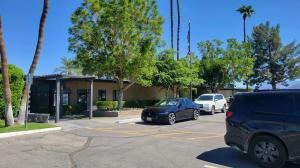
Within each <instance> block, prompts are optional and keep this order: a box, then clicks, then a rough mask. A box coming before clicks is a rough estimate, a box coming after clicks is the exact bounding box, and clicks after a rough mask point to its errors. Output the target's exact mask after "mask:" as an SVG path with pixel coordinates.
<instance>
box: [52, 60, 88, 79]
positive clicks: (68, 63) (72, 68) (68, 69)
mask: <svg viewBox="0 0 300 168" xmlns="http://www.w3.org/2000/svg"><path fill="white" fill-rule="evenodd" d="M61 64H62V66H60V67H58V68H56V69H55V72H56V73H60V74H66V75H81V74H82V68H81V67H79V66H78V65H77V64H76V62H75V61H74V60H72V59H69V58H67V57H62V58H61Z"/></svg>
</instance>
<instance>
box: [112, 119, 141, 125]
mask: <svg viewBox="0 0 300 168" xmlns="http://www.w3.org/2000/svg"><path fill="white" fill-rule="evenodd" d="M139 121H142V120H141V118H130V119H124V120H119V121H117V122H116V123H118V124H127V123H134V122H139Z"/></svg>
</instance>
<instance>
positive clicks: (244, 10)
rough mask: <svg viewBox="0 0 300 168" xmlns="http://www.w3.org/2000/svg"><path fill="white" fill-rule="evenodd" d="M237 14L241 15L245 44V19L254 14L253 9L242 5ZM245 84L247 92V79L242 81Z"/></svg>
mask: <svg viewBox="0 0 300 168" xmlns="http://www.w3.org/2000/svg"><path fill="white" fill-rule="evenodd" d="M237 12H240V14H242V15H243V21H244V43H245V42H246V36H247V35H246V19H247V17H251V16H252V15H253V13H254V9H253V8H252V6H250V5H248V6H246V5H242V6H241V7H240V8H239V9H238V10H237ZM244 82H245V84H246V89H247V91H249V78H248V79H247V80H245V81H244Z"/></svg>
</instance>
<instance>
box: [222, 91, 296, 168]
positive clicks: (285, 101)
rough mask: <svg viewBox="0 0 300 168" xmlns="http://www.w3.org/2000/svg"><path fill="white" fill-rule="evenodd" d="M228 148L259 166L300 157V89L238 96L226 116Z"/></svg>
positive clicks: (277, 165)
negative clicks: (246, 156) (244, 154)
mask: <svg viewBox="0 0 300 168" xmlns="http://www.w3.org/2000/svg"><path fill="white" fill-rule="evenodd" d="M226 127H227V133H226V135H225V142H226V144H227V145H229V146H232V147H234V148H237V149H239V150H241V151H243V152H244V153H247V154H248V155H249V156H250V157H251V158H252V159H253V160H254V161H255V162H257V163H258V164H259V165H260V166H262V167H272V168H277V167H282V166H283V165H284V164H285V162H286V161H288V160H290V161H294V160H298V159H299V158H300V90H278V91H256V92H253V93H238V94H236V95H235V96H234V99H233V102H232V104H231V105H230V108H229V109H228V111H227V113H226Z"/></svg>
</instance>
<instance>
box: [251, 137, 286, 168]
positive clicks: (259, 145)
mask: <svg viewBox="0 0 300 168" xmlns="http://www.w3.org/2000/svg"><path fill="white" fill-rule="evenodd" d="M248 154H249V155H250V157H251V158H252V159H253V160H254V161H255V162H256V163H257V164H259V165H260V166H262V167H269V168H281V167H283V166H284V164H285V162H286V161H287V151H286V149H285V147H284V146H283V144H282V143H281V142H280V141H279V140H277V139H275V138H273V137H271V136H259V137H256V138H255V139H254V140H253V141H252V142H251V143H250V146H249V153H248Z"/></svg>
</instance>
